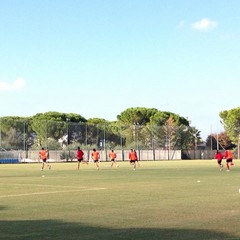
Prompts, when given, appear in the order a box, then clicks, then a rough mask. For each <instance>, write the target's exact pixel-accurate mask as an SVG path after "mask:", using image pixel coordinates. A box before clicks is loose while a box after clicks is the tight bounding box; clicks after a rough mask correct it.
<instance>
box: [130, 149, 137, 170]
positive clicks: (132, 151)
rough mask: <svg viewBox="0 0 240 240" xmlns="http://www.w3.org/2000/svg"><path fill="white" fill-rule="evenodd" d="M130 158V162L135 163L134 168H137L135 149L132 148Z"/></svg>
mask: <svg viewBox="0 0 240 240" xmlns="http://www.w3.org/2000/svg"><path fill="white" fill-rule="evenodd" d="M128 158H129V161H130V164H132V165H133V170H136V161H137V153H136V151H134V150H133V149H131V150H130V152H129V154H128Z"/></svg>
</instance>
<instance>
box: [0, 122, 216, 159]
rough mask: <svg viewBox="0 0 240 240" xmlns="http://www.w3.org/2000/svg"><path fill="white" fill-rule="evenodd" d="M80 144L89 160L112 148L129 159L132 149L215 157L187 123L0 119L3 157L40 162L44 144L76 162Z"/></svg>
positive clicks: (145, 154) (163, 155)
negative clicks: (200, 145)
mask: <svg viewBox="0 0 240 240" xmlns="http://www.w3.org/2000/svg"><path fill="white" fill-rule="evenodd" d="M77 146H80V147H81V149H83V150H84V152H85V157H87V160H89V154H90V151H91V149H92V148H97V149H98V150H99V151H101V156H102V160H103V161H107V159H108V157H107V155H108V151H110V150H111V149H114V150H115V151H116V152H117V155H118V159H119V160H121V161H124V160H127V159H128V152H129V149H131V148H133V149H135V150H136V151H137V153H138V155H139V159H140V160H162V159H167V160H171V159H208V158H212V153H207V151H205V150H203V149H198V146H197V139H196V137H194V135H193V134H192V133H191V132H190V131H189V129H188V127H186V126H157V125H147V126H145V125H144V126H143V125H139V124H119V123H115V122H111V123H99V124H90V123H83V122H79V123H76V122H70V121H66V122H63V121H50V120H42V121H39V122H31V121H28V122H23V121H18V120H15V121H10V120H8V121H7V120H6V121H4V120H1V121H0V150H1V151H0V152H1V154H2V155H0V158H5V159H7V157H6V156H7V152H8V153H10V152H11V153H12V154H13V153H14V154H15V155H14V156H15V157H14V158H16V156H18V157H17V158H18V159H20V160H23V159H35V160H36V161H37V159H38V151H39V149H41V148H42V147H44V148H48V149H49V152H50V158H52V159H55V160H56V161H73V160H74V158H75V150H76V149H77ZM204 151H205V152H204ZM210 155H211V157H210ZM9 159H10V157H9Z"/></svg>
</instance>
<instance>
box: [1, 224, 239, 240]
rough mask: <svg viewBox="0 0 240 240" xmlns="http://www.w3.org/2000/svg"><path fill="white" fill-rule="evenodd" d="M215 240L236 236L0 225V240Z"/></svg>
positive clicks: (80, 226) (82, 226)
mask: <svg viewBox="0 0 240 240" xmlns="http://www.w3.org/2000/svg"><path fill="white" fill-rule="evenodd" d="M38 239H39V240H50V239H51V240H63V239H64V240H66V239H69V240H79V239H81V240H95V239H97V240H99V239H102V240H110V239H111V240H135V239H136V240H145V239H147V240H148V239H149V240H161V239H163V240H166V239H171V240H174V239H177V240H195V239H196V240H197V239H199V240H200V239H201V240H205V239H206V240H211V239H212V240H219V239H240V236H238V237H237V236H232V235H230V234H226V233H222V232H219V231H218V232H216V231H210V230H200V229H175V228H169V229H157V228H156V229H155V228H134V229H131V228H130V229H127V228H121V226H119V228H104V227H97V226H89V225H85V224H77V223H69V222H63V221H55V220H39V221H38V220H34V221H30V220H29V221H28V220H25V221H0V240H38Z"/></svg>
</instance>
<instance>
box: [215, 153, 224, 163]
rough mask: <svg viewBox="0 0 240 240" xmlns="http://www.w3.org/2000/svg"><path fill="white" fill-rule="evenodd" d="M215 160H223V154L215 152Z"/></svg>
mask: <svg viewBox="0 0 240 240" xmlns="http://www.w3.org/2000/svg"><path fill="white" fill-rule="evenodd" d="M215 159H217V160H218V161H220V160H222V159H223V154H222V153H221V152H217V153H216V154H215Z"/></svg>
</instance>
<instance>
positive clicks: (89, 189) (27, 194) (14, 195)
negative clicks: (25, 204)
mask: <svg viewBox="0 0 240 240" xmlns="http://www.w3.org/2000/svg"><path fill="white" fill-rule="evenodd" d="M99 190H106V188H86V189H79V190H68V191H52V192H36V193H23V194H10V195H3V196H0V198H7V197H22V196H32V195H44V194H55V193H68V192H80V191H99Z"/></svg>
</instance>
